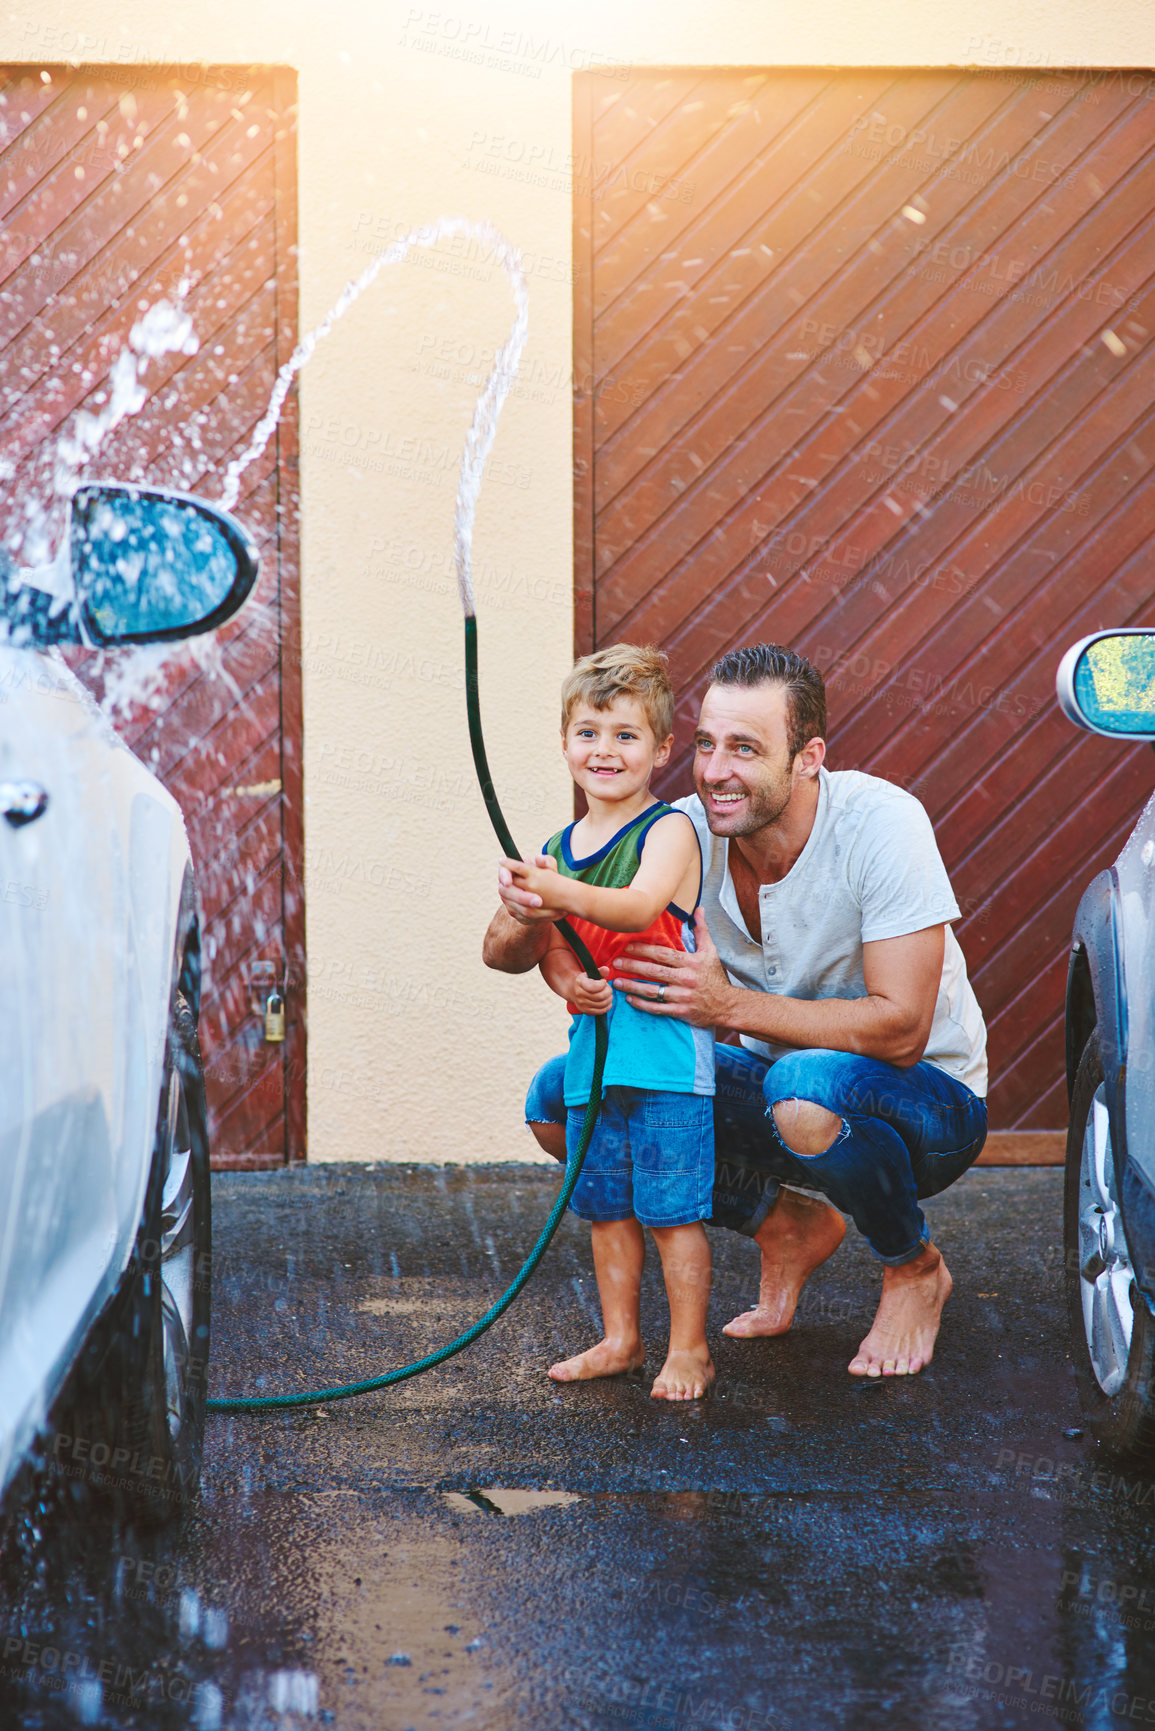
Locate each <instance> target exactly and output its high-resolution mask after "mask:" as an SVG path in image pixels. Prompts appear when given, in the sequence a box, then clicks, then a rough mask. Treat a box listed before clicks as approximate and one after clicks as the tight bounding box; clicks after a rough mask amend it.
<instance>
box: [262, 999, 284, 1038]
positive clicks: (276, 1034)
mask: <svg viewBox="0 0 1155 1731" xmlns="http://www.w3.org/2000/svg"><path fill="white" fill-rule="evenodd" d="M284 1037H285V1000H284V998H282V996H281V994H280V992H278V991H276V990H275V989H274V990H273V991H271V992H270V993H269V996H268V1000H267V1002H266V1004H265V1039H266V1040H269V1041H272V1042H274V1043H275V1042H276V1041H278V1040H283V1039H284Z"/></svg>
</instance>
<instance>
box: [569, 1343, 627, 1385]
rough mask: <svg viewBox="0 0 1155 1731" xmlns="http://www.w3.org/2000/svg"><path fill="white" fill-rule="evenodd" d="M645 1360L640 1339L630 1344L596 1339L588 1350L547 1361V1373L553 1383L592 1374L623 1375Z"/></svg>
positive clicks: (590, 1377)
mask: <svg viewBox="0 0 1155 1731" xmlns="http://www.w3.org/2000/svg"><path fill="white" fill-rule="evenodd" d="M645 1362H646V1349H645V1347H644V1346H643V1345H642V1343H641V1341H640V1340H639V1341H637V1342H636V1343H635V1344H634V1345H633V1346H617V1345H614V1344H613V1343H612V1342H611V1341H608V1340H599V1341H598V1344H597V1345H596V1346H591V1347H590V1349H589V1351H588V1352H579V1353H578V1355H577V1357H576V1358H563V1359H561V1360H560V1361H559V1362H558V1363H557V1364H551V1365H550V1367H549V1374H550V1376H551V1377H552V1378H553V1380H554V1382H589V1381H590V1380H591V1379H592V1378H593V1377H595V1376H625V1374H626V1373H627V1371H631V1370H641V1368H642V1366H643V1364H645Z"/></svg>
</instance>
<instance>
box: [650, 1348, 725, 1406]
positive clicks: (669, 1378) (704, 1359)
mask: <svg viewBox="0 0 1155 1731" xmlns="http://www.w3.org/2000/svg"><path fill="white" fill-rule="evenodd" d="M713 1380H714V1362H713V1360H712V1359H711V1357H710V1353H709V1350H708V1348H706V1347H705V1346H703V1347H700V1348H696V1349H694V1350H693V1351H677V1352H675V1351H674V1350H673V1349H672V1348H671V1350H670V1352H669V1353H668V1355H667V1357H666V1362H665V1364H664V1365H663V1366H662V1368H661V1370H660V1371H659V1372H658V1375H657V1377H656V1379H655V1381H654V1386H653V1388H652V1389H651V1390H650V1394H651V1396H652V1397H653V1399H654V1400H701V1398H702V1396H703V1395H704V1394H705V1393H706V1392H707V1391H708V1389H709V1387H710V1384H711V1383H712V1382H713Z"/></svg>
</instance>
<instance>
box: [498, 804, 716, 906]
mask: <svg viewBox="0 0 1155 1731" xmlns="http://www.w3.org/2000/svg"><path fill="white" fill-rule="evenodd" d="M697 859H698V838H697V835H696V834H695V832H694V826H693V824H692V823H691V822H690V820H689V818H688V817H687V816H686V815H685V813H684V812H679V811H675V812H669V813H667V815H666V816H665V817H660V818H658V820H657V822H656V823H655V824H654V825H653V827H652V828H651V829H650V830H649V831H648V833H647V835H646V845H645V851H644V852H643V854H642V859H641V864H640V865H639V866H638V870H637V875H636V877H635V878H634V881H633V883H632V884H627V886H626V887H625V889H620V890H610V889H603V888H602V887H601V886H600V885H597V884H583V883H579V882H578V880H577V879H576V878H567V877H563V876H562V875H561V873H560V872H550V871H542V870H541V868H540V867H538V866H533V865H529V864H527V863H526V862H525V861H523V860H509V859H507V860H502V862H501V863H502V866H503V867H504V868H505V869H506V870H507V871H509V872H510V873H511V874H512V875H513V877H514V879H515V880H516V881H517V882H518V883H519V884H520V885H521V886H522V888H523V889H526V890H531V891H532V892H533V893H534V894H535V895H538V896H540V897H541V901H542V906H543V907H547V908H554V909H556V910H557V911H558V912H559V913H563V914H576V915H577V917H578V918H579V919H582V920H589V922H590V924H591V925H595V926H604V927H605V929H606V931H609V932H644V931H645V930H646V929H647V927H649V926H652V925H653V923H654V921H655V920H656V919H657V917H658V915H659V914H660V913H661V912H662V911H663V909H665V908H666V907H668V906H669V904H670V902H671V901H673V899H674V896H675V895H676V894H677V891H678V886H679V885H680V884H681V882H682V879H683V878H684V877H685V875H686V871H687V869H688V867H689V866H690V864H691V862H696V861H697Z"/></svg>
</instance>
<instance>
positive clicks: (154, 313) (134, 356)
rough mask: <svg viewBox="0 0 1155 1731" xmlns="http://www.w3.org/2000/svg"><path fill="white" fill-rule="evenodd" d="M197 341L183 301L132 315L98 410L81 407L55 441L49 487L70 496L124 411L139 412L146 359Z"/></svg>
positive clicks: (190, 350) (190, 351) (188, 348)
mask: <svg viewBox="0 0 1155 1731" xmlns="http://www.w3.org/2000/svg"><path fill="white" fill-rule="evenodd" d="M188 286H189V285H188V283H187V282H182V283H181V285H180V287H179V288H178V289H177V300H178V302H179V301H181V300H183V298H184V296H185V295H186V294H187V293H188ZM199 347H200V344H199V342H198V340H197V335H196V332H195V331H194V330H193V322H192V319H191V318H190V317H189V315H188V313H187V312H186V311H185V309H184V307H183V306H180V305H179V304H178V305H174V304H173V303H172V301H157V302H156V304H155V305H154V306H151V307H149V308H148V309H147V311H146V312H145V313H144V314H143V315H142V316H141V317H140V318H139V319H137V321H136V323H135V324H134V325H133V327H132V329H131V331H130V332H129V333H128V346H127V348H123V349H121V351H120V353H119V354H118V355H117V357H116V360H115V361H114V362H113V365H112V371H111V373H110V374H109V384H108V391H107V395H106V399H105V402H104V406H103V408H101V410H100V412H99V414H95V415H94V414H92V413H90V412H89V411H88V410H87V409H82V410H80V412H79V413H78V414H77V415H76V416H74V418H73V420H72V423H71V426H70V427H69V429H68V431H67V432H66V433H64V434H62V435H61V437H60V439H59V440H58V442H57V446H56V465H55V472H54V475H53V492H54V493H56V495H57V497H58V498H65V499H70V498H71V497H72V494H73V493H74V491H75V490H76V479H77V476H78V475H79V473H80V470H81V469H82V468H83V467H84V466H85V465H86V464H88V463H90V462H91V461H92V459H93V457H94V456H95V455H96V453H97V451H99V449H100V447H101V445H103V443H104V441H105V439H106V438H107V437H108V435H109V434H110V433H111V432H113V431H114V429H115V428H116V427H118V426H119V425H120V423H121V421H123V420H126V419H127V418H128V416H129V415H136V414H139V413H140V411H141V409H143V407H144V405H145V403H146V402H147V401H148V392H147V391H146V390H145V388H144V384H143V382H142V381H143V374H144V371H145V369H146V367H147V366H148V363H149V361H150V360H156V359H159V358H160V357H161V356H162V355H170V354H181V355H195V354H196V352H197V350H198V348H199Z"/></svg>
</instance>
